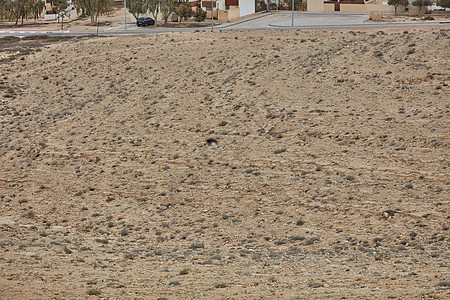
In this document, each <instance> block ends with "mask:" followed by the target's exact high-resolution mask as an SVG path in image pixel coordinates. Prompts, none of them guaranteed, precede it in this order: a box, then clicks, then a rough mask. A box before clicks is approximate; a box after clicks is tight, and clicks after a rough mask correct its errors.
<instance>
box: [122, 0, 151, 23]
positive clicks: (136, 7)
mask: <svg viewBox="0 0 450 300" xmlns="http://www.w3.org/2000/svg"><path fill="white" fill-rule="evenodd" d="M127 8H128V11H129V12H130V14H132V15H133V17H135V18H136V19H137V18H139V16H140V15H143V14H145V13H146V12H147V10H146V9H145V2H144V0H127Z"/></svg>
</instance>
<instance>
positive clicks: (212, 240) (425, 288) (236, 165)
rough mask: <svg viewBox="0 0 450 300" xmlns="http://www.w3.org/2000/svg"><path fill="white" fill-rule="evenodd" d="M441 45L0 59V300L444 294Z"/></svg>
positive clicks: (445, 132)
mask: <svg viewBox="0 0 450 300" xmlns="http://www.w3.org/2000/svg"><path fill="white" fill-rule="evenodd" d="M449 34H450V31H449V30H444V29H441V30H440V29H433V30H430V31H427V32H414V33H411V32H410V33H408V32H404V33H393V34H385V33H382V32H379V33H362V32H348V33H338V32H333V33H327V32H294V31H292V32H287V31H284V32H278V31H269V32H262V31H261V32H226V33H220V32H216V33H192V34H165V35H158V36H156V35H155V36H145V37H131V36H127V37H102V38H90V39H86V38H84V39H76V40H71V41H65V42H64V41H63V42H59V43H55V44H51V45H46V46H45V47H44V48H43V49H42V51H39V52H35V53H30V54H26V55H24V56H20V55H19V56H17V57H16V58H15V59H14V60H12V61H4V62H2V63H0V70H1V71H0V72H1V74H0V99H1V103H0V126H1V127H0V166H1V169H0V197H1V212H0V230H1V231H0V266H1V268H0V298H3V299H48V298H55V299H66V298H70V299H74V298H76V299H79V298H89V297H104V298H108V299H297V298H298V299H300V298H308V299H314V298H351V299H354V298H359V299H367V298H372V299H373V298H380V299H385V298H400V297H403V298H405V299H419V298H426V299H448V297H449V294H450V289H449V288H450V282H449V280H450V278H449V257H450V256H449V254H450V253H449V230H448V229H449V171H448V167H449V153H450V152H449V128H450V127H449V125H450V124H449V120H450V119H449V117H450V103H449V99H450V98H449V87H448V85H449V83H450V77H449V69H450V65H449V53H450V48H449V45H450V43H449ZM15 42H17V41H15ZM24 42H25V41H24ZM5 53H6V52H4V54H5ZM5 57H6V56H5ZM5 59H7V58H5Z"/></svg>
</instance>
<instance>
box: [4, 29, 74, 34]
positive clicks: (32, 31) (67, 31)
mask: <svg viewBox="0 0 450 300" xmlns="http://www.w3.org/2000/svg"><path fill="white" fill-rule="evenodd" d="M0 33H11V34H16V33H28V34H29V33H70V31H69V30H53V31H48V30H5V31H0Z"/></svg>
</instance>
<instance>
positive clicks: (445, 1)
mask: <svg viewBox="0 0 450 300" xmlns="http://www.w3.org/2000/svg"><path fill="white" fill-rule="evenodd" d="M436 4H437V5H439V6H441V7H444V8H450V0H437V3H436Z"/></svg>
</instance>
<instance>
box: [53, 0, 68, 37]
mask: <svg viewBox="0 0 450 300" xmlns="http://www.w3.org/2000/svg"><path fill="white" fill-rule="evenodd" d="M53 8H54V10H55V12H56V14H57V15H58V16H59V17H60V18H61V30H62V29H64V18H65V17H68V16H70V15H69V12H68V11H67V9H68V8H69V3H67V0H53Z"/></svg>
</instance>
